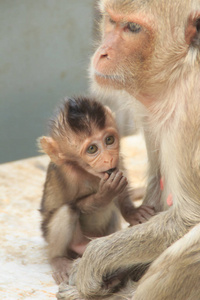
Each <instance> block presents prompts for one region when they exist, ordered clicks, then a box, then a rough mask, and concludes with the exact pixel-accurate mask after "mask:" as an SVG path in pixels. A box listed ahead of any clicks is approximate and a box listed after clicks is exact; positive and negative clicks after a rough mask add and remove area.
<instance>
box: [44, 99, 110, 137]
mask: <svg viewBox="0 0 200 300" xmlns="http://www.w3.org/2000/svg"><path fill="white" fill-rule="evenodd" d="M105 122H106V112H105V108H104V106H103V105H102V104H101V103H100V102H98V101H96V100H94V99H92V98H89V97H74V98H66V99H65V100H64V101H63V105H62V106H61V107H60V108H59V109H58V110H57V113H56V116H55V118H53V119H51V120H50V123H49V126H50V132H51V135H53V136H65V135H66V130H67V128H69V127H70V128H71V130H72V131H74V132H75V133H77V134H78V133H81V132H83V133H87V135H90V134H91V133H92V128H93V127H94V126H95V127H97V128H99V129H103V128H104V127H105Z"/></svg>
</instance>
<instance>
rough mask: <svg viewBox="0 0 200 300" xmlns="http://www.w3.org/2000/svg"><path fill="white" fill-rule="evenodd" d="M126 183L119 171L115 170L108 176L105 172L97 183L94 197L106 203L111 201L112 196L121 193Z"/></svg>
mask: <svg viewBox="0 0 200 300" xmlns="http://www.w3.org/2000/svg"><path fill="white" fill-rule="evenodd" d="M127 184H128V181H127V178H126V177H124V176H123V173H122V172H121V171H119V170H115V171H114V172H112V173H111V175H110V176H109V175H108V174H107V173H105V175H104V177H103V178H102V179H101V181H100V183H99V190H98V192H97V194H96V197H97V199H98V200H100V201H101V203H102V204H107V203H109V202H111V201H112V199H113V198H114V197H116V196H118V195H119V194H121V193H122V192H123V191H124V189H125V187H126V186H127Z"/></svg>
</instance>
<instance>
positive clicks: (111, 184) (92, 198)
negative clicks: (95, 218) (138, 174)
mask: <svg viewBox="0 0 200 300" xmlns="http://www.w3.org/2000/svg"><path fill="white" fill-rule="evenodd" d="M126 185H127V179H126V177H123V174H122V172H120V171H115V172H113V173H112V174H111V175H110V177H108V175H107V174H106V175H105V177H104V178H102V179H101V181H100V183H99V188H98V191H97V193H95V194H92V195H89V196H84V197H81V198H79V199H77V203H76V206H77V207H78V208H79V209H80V211H81V212H82V213H91V212H94V211H95V210H98V209H99V208H101V207H105V206H106V205H107V204H109V203H110V202H111V201H112V200H113V199H114V198H115V197H116V196H117V195H119V194H121V193H122V192H123V190H124V189H125V187H126Z"/></svg>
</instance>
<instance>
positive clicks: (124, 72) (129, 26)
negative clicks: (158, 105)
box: [91, 9, 153, 95]
mask: <svg viewBox="0 0 200 300" xmlns="http://www.w3.org/2000/svg"><path fill="white" fill-rule="evenodd" d="M148 21H149V20H148V19H147V20H146V21H145V20H144V19H142V18H141V16H139V15H137V14H135V15H134V14H133V15H130V14H129V15H126V14H124V15H123V14H121V13H118V14H116V13H114V12H113V11H112V10H110V9H109V10H105V12H104V17H103V37H102V44H101V45H100V47H99V48H98V49H97V51H96V52H95V54H94V56H93V58H92V62H91V77H92V79H93V80H94V82H96V83H97V84H98V85H99V86H100V87H103V88H107V87H111V88H115V89H125V90H126V91H128V92H130V93H132V94H133V93H134V94H135V95H137V94H138V93H139V92H140V91H142V92H144V89H145V85H146V80H147V79H148V78H147V76H146V78H144V77H145V71H149V70H148V69H149V63H150V56H151V53H152V51H153V50H152V49H153V43H152V40H153V34H152V30H151V29H150V26H149V23H148Z"/></svg>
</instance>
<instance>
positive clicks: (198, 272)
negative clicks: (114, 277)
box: [132, 224, 200, 300]
mask: <svg viewBox="0 0 200 300" xmlns="http://www.w3.org/2000/svg"><path fill="white" fill-rule="evenodd" d="M199 283H200V224H199V225H196V226H195V227H194V228H193V229H192V230H191V231H190V232H189V233H187V234H186V235H185V236H184V237H183V238H181V239H180V240H178V241H177V242H176V243H174V244H173V245H172V246H171V247H169V248H168V249H167V250H166V251H165V252H164V253H163V254H161V255H160V257H159V258H158V259H156V260H155V262H154V263H153V264H152V265H151V267H150V268H149V270H148V271H147V273H146V274H145V275H144V277H143V278H142V279H141V281H140V282H139V286H138V288H137V290H136V293H135V295H134V296H133V298H132V299H133V300H152V299H156V300H172V299H176V300H183V299H184V300H185V299H187V300H199V299H200V284H199Z"/></svg>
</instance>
